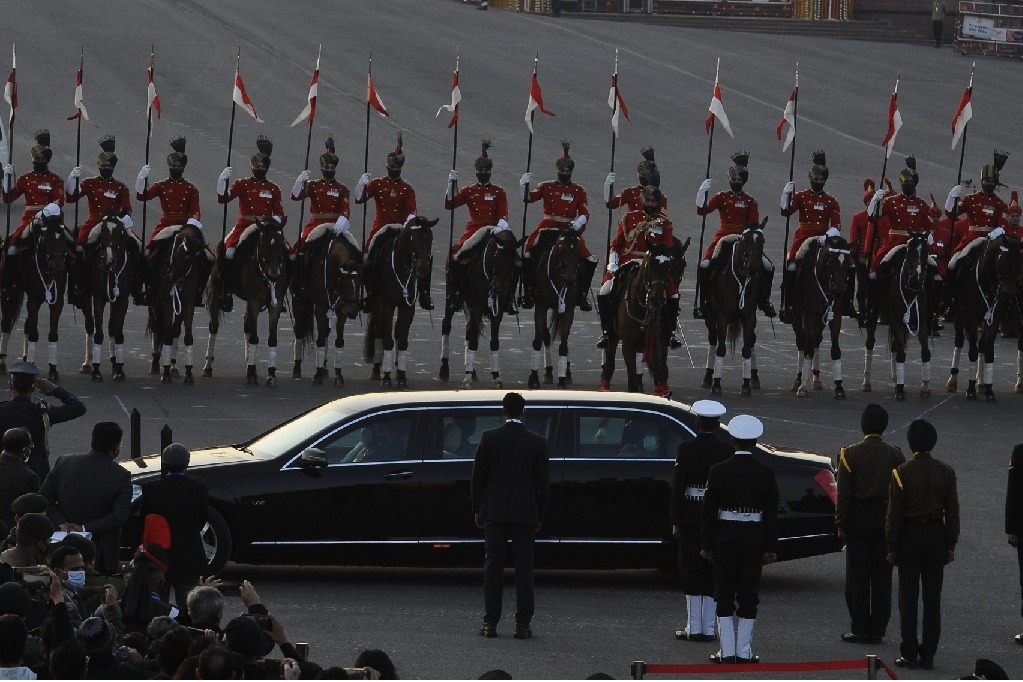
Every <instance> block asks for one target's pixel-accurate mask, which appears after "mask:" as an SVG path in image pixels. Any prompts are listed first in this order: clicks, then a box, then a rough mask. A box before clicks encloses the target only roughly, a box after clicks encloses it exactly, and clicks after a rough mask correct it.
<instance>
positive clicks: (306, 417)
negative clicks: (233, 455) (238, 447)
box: [242, 401, 352, 458]
mask: <svg viewBox="0 0 1023 682" xmlns="http://www.w3.org/2000/svg"><path fill="white" fill-rule="evenodd" d="M351 414H352V411H351V410H345V409H342V408H340V407H339V406H338V404H337V402H336V401H335V402H331V403H327V404H326V405H321V406H320V407H315V408H313V409H312V410H309V411H308V412H306V413H305V414H303V415H300V416H298V417H295V418H294V419H292V420H291V421H289V422H285V423H284V424H281V425H280V426H277V427H275V428H273V429H271V430H269V431H267V432H266V433H264V434H263V435H261V436H257V437H256V438H255V439H254V440H252V441H250V442H248V443H245V444H244V445H243V446H242V447H243V448H244V449H245V450H248V451H249V452H251V453H252V454H253V455H255V456H256V457H259V458H273V457H278V456H280V455H282V454H284V453H286V452H288V451H290V450H293V449H294V448H295V447H297V446H298V445H301V444H302V443H306V442H308V441H310V440H312V439H313V438H315V437H316V436H317V435H318V434H320V433H322V432H323V431H325V430H327V429H329V428H330V427H332V426H334V425H335V424H337V423H339V422H340V421H341V420H342V419H345V418H346V417H348V416H350V415H351Z"/></svg>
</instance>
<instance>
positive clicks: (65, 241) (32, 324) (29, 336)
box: [0, 216, 75, 382]
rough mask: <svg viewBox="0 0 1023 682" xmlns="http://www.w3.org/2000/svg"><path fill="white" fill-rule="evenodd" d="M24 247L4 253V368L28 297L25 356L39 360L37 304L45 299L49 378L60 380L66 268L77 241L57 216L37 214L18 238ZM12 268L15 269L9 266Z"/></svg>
mask: <svg viewBox="0 0 1023 682" xmlns="http://www.w3.org/2000/svg"><path fill="white" fill-rule="evenodd" d="M20 243H21V244H22V245H23V246H24V248H25V250H24V252H23V253H20V254H19V255H18V256H16V257H15V258H16V259H17V261H16V263H15V262H13V261H12V259H10V258H8V257H7V256H6V253H7V252H6V249H5V251H4V263H3V265H2V269H3V270H4V271H5V272H4V275H3V281H4V283H5V291H4V292H3V296H2V297H0V372H2V373H6V372H7V365H6V362H7V344H8V341H9V340H10V337H11V330H12V329H13V328H14V323H15V322H17V321H18V315H19V314H20V313H21V306H22V304H23V303H24V302H25V301H27V310H26V316H25V344H24V348H23V352H22V358H24V359H25V360H27V361H28V362H31V363H35V361H36V344H37V343H38V342H39V308H40V307H41V306H42V305H43V304H44V303H45V304H46V306H47V309H48V312H49V317H50V333H49V336H48V337H47V338H48V341H49V348H48V350H49V365H50V371H49V373H48V375H47V376H48V378H49V379H50V381H53V382H57V381H60V374H59V373H58V372H57V342H58V340H59V337H58V324H59V322H60V313H61V311H62V310H63V309H64V292H65V290H66V289H67V280H68V269H69V267H70V265H71V263H72V261H73V259H74V254H75V243H74V240H73V238H72V237H71V234H70V233H69V232H68V230H67V228H66V227H64V225H63V224H62V223H61V220H60V218H59V217H56V216H55V217H53V218H51V219H36V220H34V221H32V224H31V225H29V227H28V228H27V230H26V232H25V234H23V235H22V238H21V242H20ZM8 268H10V269H11V272H7V269H8Z"/></svg>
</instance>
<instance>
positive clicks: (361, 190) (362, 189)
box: [355, 173, 370, 201]
mask: <svg viewBox="0 0 1023 682" xmlns="http://www.w3.org/2000/svg"><path fill="white" fill-rule="evenodd" d="M369 179H370V178H369V173H363V174H362V177H361V178H359V182H358V184H356V185H355V199H356V201H361V200H362V195H363V194H365V193H366V185H368V184H369Z"/></svg>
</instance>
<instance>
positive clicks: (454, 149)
mask: <svg viewBox="0 0 1023 682" xmlns="http://www.w3.org/2000/svg"><path fill="white" fill-rule="evenodd" d="M460 62H461V55H459V54H458V51H457V50H456V52H455V87H456V88H457V87H459V85H458V67H459V63H460ZM455 107H456V108H455V112H456V114H457V111H458V108H457V107H458V105H457V104H455ZM452 127H453V128H454V133H453V135H452V139H453V141H452V143H451V170H457V169H458V166H457V165H456V164H457V163H458V117H457V115H456V117H455V125H454V126H452ZM451 185H452V187H451V198H452V199H454V196H455V190H456V189H457V188H458V181H457V180H456V181H455V182H453V183H451ZM450 213H451V224H450V226H449V229H448V258H450V257H451V249H453V248H454V246H455V208H454V206H452V207H451V211H450Z"/></svg>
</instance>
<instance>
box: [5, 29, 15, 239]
mask: <svg viewBox="0 0 1023 682" xmlns="http://www.w3.org/2000/svg"><path fill="white" fill-rule="evenodd" d="M16 47H17V45H12V46H11V81H12V82H11V118H10V125H9V126H8V129H7V140H6V143H7V165H8V166H9V165H11V164H12V163H14V160H13V159H14V103H15V102H16V101H17V97H18V80H17V76H16V72H17V70H18V69H17V65H18V62H17V57H16V53H15V48H16ZM11 183H12V184H13V183H14V178H13V177H12V178H11ZM6 189H7V191H8V192H9V191H10V190H12V189H13V187H8V188H6ZM10 239H11V205H10V203H8V204H7V232H6V235H5V243H6V242H8V241H10Z"/></svg>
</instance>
